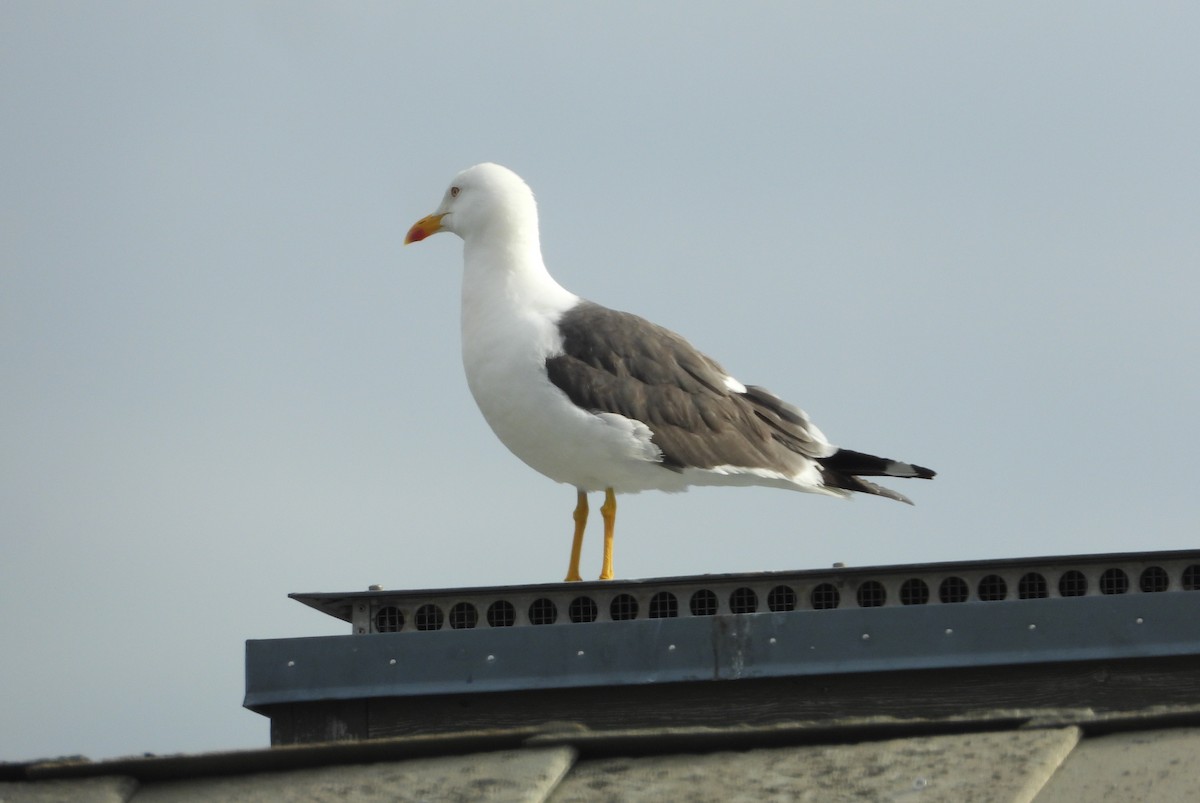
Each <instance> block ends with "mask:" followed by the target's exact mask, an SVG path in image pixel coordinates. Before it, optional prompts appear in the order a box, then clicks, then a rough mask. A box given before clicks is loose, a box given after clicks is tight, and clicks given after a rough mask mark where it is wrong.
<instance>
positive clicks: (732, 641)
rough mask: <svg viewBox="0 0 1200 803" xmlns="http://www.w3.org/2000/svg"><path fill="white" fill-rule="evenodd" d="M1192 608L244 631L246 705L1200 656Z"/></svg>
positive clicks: (1107, 602) (1089, 603)
mask: <svg viewBox="0 0 1200 803" xmlns="http://www.w3.org/2000/svg"><path fill="white" fill-rule="evenodd" d="M1144 557H1145V556H1143V558H1144ZM1193 559H1195V555H1194V553H1192V554H1191V555H1190V556H1189V557H1187V558H1186V559H1185V562H1186V561H1190V560H1193ZM1108 562H1109V563H1111V562H1112V561H1111V560H1110V561H1108ZM1158 562H1162V561H1161V560H1160V561H1158ZM911 573H912V572H911V570H910V571H908V572H902V573H901V574H911ZM959 573H962V572H961V571H960V572H959ZM876 575H877V576H878V573H876ZM696 579H698V578H691V580H692V581H693V582H694V581H695V580H696ZM699 579H703V578H699ZM1198 612H1200V594H1191V593H1122V594H1115V593H1108V594H1096V595H1092V596H1079V597H1052V598H1039V599H1036V600H1029V599H1026V600H1020V599H1008V600H1005V601H998V602H969V603H967V604H953V605H952V604H922V605H896V606H879V607H846V608H838V609H834V610H811V609H796V610H791V611H784V612H766V613H752V614H729V613H717V614H714V615H705V616H680V617H671V618H655V619H650V618H645V619H636V620H632V621H596V622H593V623H591V624H590V625H589V626H564V627H486V628H478V629H450V628H446V629H439V630H435V631H430V632H426V633H423V634H422V635H421V637H413V636H411V635H408V634H404V633H382V634H369V635H364V636H327V637H316V638H296V639H273V640H252V641H248V642H247V643H246V698H245V703H244V704H245V706H246V707H247V708H251V709H260V708H263V707H267V706H272V705H276V704H280V703H298V702H311V701H320V700H349V699H361V698H373V697H411V696H422V695H437V694H452V693H453V694H462V693H476V692H499V691H511V690H520V689H547V688H577V687H586V686H620V685H629V684H652V683H668V682H681V681H701V680H736V679H742V678H772V677H776V678H777V677H790V676H796V677H803V676H817V675H825V674H833V673H855V672H858V673H866V672H881V671H890V670H905V669H936V668H955V667H979V666H993V665H994V666H999V665H1013V664H1031V663H1043V662H1063V661H1085V660H1104V659H1120V658H1137V657H1161V656H1178V655H1198V654H1200V628H1198V627H1197V624H1196V622H1197V613H1198Z"/></svg>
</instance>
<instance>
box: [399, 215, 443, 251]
mask: <svg viewBox="0 0 1200 803" xmlns="http://www.w3.org/2000/svg"><path fill="white" fill-rule="evenodd" d="M445 216H446V213H445V212H443V213H442V214H440V215H428V216H427V217H423V218H421V219H420V220H418V221H417V222H416V223H414V224H413V226H412V228H411V229H409V230H408V234H406V235H405V236H404V244H405V245H408V244H409V243H419V242H421V240H424V239H425V238H426V237H428V236H429V235H431V234H437V233H438V232H439V231H441V230H442V218H444V217H445Z"/></svg>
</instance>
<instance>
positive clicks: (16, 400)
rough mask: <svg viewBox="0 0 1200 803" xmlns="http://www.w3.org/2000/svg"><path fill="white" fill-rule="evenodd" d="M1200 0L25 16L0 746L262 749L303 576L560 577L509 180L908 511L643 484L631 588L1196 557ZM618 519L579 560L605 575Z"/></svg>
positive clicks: (562, 523)
mask: <svg viewBox="0 0 1200 803" xmlns="http://www.w3.org/2000/svg"><path fill="white" fill-rule="evenodd" d="M1197 41H1200V7H1197V6H1196V5H1195V4H1189V3H1158V4H1153V5H1147V4H1145V3H1133V2H1131V3H1093V2H1089V3H1056V4H1045V3H1035V2H1028V3H1003V4H994V5H992V6H991V7H984V6H982V5H981V4H963V3H950V2H944V3H922V4H864V3H836V4H820V5H816V4H756V5H751V6H747V5H745V4H741V5H734V4H730V3H720V4H717V3H693V2H689V3H657V4H646V3H607V2H606V3H593V4H581V3H570V4H567V3H557V2H554V3H524V4H520V5H514V4H499V3H482V2H481V3H454V2H440V3H422V4H415V3H406V4H400V3H376V4H365V3H364V4H355V5H350V4H317V3H242V2H236V3H233V2H226V3H193V4H146V3H121V2H116V3H104V4H94V3H54V4H51V3H41V2H8V3H5V4H4V7H3V11H2V12H0V116H2V119H3V120H4V124H3V125H2V126H0V171H2V172H0V243H2V251H0V255H2V256H0V258H2V260H3V261H2V263H0V271H2V274H0V276H2V279H0V370H2V371H3V376H4V386H3V389H4V392H3V395H2V397H0V413H2V415H0V534H2V535H0V537H2V538H3V539H4V540H3V543H4V550H3V560H2V561H0V611H2V614H3V615H2V616H0V644H2V645H3V649H0V760H17V759H26V758H33V757H38V756H49V755H58V754H68V753H84V754H87V755H89V756H92V757H104V756H112V755H118V754H125V753H140V752H143V751H152V752H158V753H164V752H173V751H180V750H186V751H197V750H209V749H219V748H234V747H246V746H261V745H265V744H266V743H267V742H268V728H267V722H266V720H265V719H263V718H261V717H259V716H257V715H255V714H251V713H249V712H246V711H244V710H242V709H241V708H240V702H241V696H242V692H243V676H242V672H243V663H242V661H243V656H242V645H243V642H244V640H245V639H248V638H280V637H291V636H304V635H316V634H328V633H343V632H346V631H347V628H346V627H343V626H342V625H341V624H340V623H337V622H335V621H333V620H331V619H326V618H324V617H322V616H321V615H320V614H317V613H315V612H313V611H311V610H309V609H307V608H304V607H302V606H300V605H299V604H297V603H294V602H291V601H289V600H288V599H287V598H286V595H287V593H288V592H292V591H344V590H357V589H365V588H366V587H367V586H368V585H370V584H372V583H381V584H383V585H385V586H388V587H396V588H419V587H426V586H459V585H462V586H468V585H478V584H501V583H528V582H542V581H554V580H558V579H561V577H562V575H563V572H564V571H565V568H566V560H567V553H568V547H569V536H570V512H571V509H572V506H573V504H574V493H573V491H572V490H571V489H569V488H567V487H565V486H559V485H555V484H554V483H552V482H551V481H549V480H547V479H545V478H543V477H540V476H538V475H536V474H534V473H533V472H531V471H530V470H529V469H527V468H525V467H524V466H523V465H522V464H521V463H519V462H518V461H517V460H516V459H515V458H513V457H512V456H510V455H509V454H508V453H507V452H506V451H505V450H504V448H503V447H502V446H501V445H500V444H499V443H498V442H497V441H496V440H495V438H494V437H493V436H492V435H491V433H490V431H489V430H488V429H487V427H486V425H485V424H484V422H483V421H482V419H481V418H480V416H479V415H478V413H477V412H476V410H475V407H474V404H473V402H472V400H471V398H470V395H469V394H468V392H467V388H466V384H465V381H464V380H463V377H462V370H461V366H460V363H459V356H458V284H459V268H460V246H459V242H458V241H457V239H455V238H453V237H452V236H448V235H444V236H440V237H437V238H434V239H431V240H429V241H426V242H424V243H421V244H419V245H415V246H411V247H408V248H402V247H401V240H402V238H403V235H404V232H405V230H406V229H407V227H408V225H409V224H410V223H412V222H413V221H414V220H416V219H417V218H419V217H421V216H423V215H424V214H426V213H428V212H430V211H432V210H433V208H434V207H435V206H436V204H437V203H438V201H439V199H440V197H441V194H442V192H443V191H444V189H445V187H446V185H447V183H448V181H449V180H450V178H451V177H452V176H453V175H454V174H455V173H456V172H457V171H458V170H460V169H462V168H464V167H467V166H468V165H471V164H473V163H476V162H479V161H484V160H489V161H497V162H500V163H502V164H505V165H508V166H509V167H511V168H513V169H515V170H516V171H517V172H518V173H520V174H521V175H523V176H524V177H525V178H526V180H527V181H528V182H529V183H530V184H531V185H532V187H533V188H534V191H535V192H536V193H537V195H538V198H539V200H540V203H541V218H542V233H543V241H544V250H545V254H546V259H547V262H548V264H549V266H550V268H551V271H552V272H554V273H555V275H556V276H557V278H558V279H559V280H560V281H561V282H562V283H563V284H564V285H566V286H567V287H569V288H570V289H572V290H575V291H576V292H578V293H580V294H582V295H584V296H587V297H589V298H591V299H593V300H596V301H599V302H601V303H604V304H607V305H609V306H613V307H617V308H620V309H626V310H629V311H633V312H637V313H639V314H642V315H644V316H646V317H649V318H651V319H653V320H656V321H658V322H659V323H662V324H665V325H667V326H669V327H671V328H674V329H676V330H677V331H679V332H680V333H682V334H684V335H685V336H687V337H688V338H690V339H691V340H692V341H693V342H695V343H696V344H697V345H698V346H700V347H701V348H702V349H704V350H705V351H707V352H708V353H710V354H711V355H712V356H713V357H715V358H717V359H718V360H719V361H721V362H722V363H723V364H724V365H725V366H726V367H727V368H728V369H729V370H731V371H732V372H733V373H734V374H735V375H736V376H737V377H738V378H740V379H741V380H743V381H744V382H750V383H756V384H762V385H765V386H767V387H769V388H770V389H771V390H773V391H774V392H776V393H778V394H780V395H782V396H784V397H785V398H787V399H789V400H791V401H793V402H795V403H797V404H799V405H801V406H802V407H804V408H805V409H806V410H807V411H808V412H809V413H810V414H811V415H812V416H813V418H814V420H815V421H816V422H817V423H818V424H819V425H820V426H821V428H822V429H823V430H824V431H825V432H826V433H827V434H828V435H829V436H830V437H831V438H832V439H833V440H834V441H835V442H838V443H840V444H842V445H845V446H848V447H850V448H856V449H860V450H865V451H873V452H876V453H879V454H883V455H887V456H890V457H895V458H899V459H904V460H912V461H915V462H919V463H922V464H924V465H928V466H931V467H933V468H935V469H937V470H938V471H939V472H940V475H939V477H938V478H937V480H935V481H934V482H932V483H914V482H908V483H903V482H897V483H895V486H896V487H897V488H899V489H900V490H903V491H904V492H905V493H908V494H910V495H911V496H912V497H913V499H914V501H915V502H916V503H917V505H916V507H915V508H908V507H906V506H903V505H897V504H894V503H890V502H887V501H884V500H877V499H858V500H856V501H854V502H851V503H846V502H839V501H837V500H832V499H826V498H821V497H814V496H809V495H800V494H789V493H785V492H782V491H773V490H766V489H720V488H714V489H701V490H696V491H693V492H691V493H689V494H686V495H682V496H668V495H663V494H643V495H640V496H636V497H626V498H624V499H623V501H622V504H621V514H620V515H621V518H620V521H619V525H618V531H617V545H616V569H617V574H618V576H620V577H647V576H661V575H671V574H691V573H703V572H727V571H751V570H759V569H789V568H812V567H822V566H828V565H829V564H831V563H833V562H834V561H844V562H846V563H849V564H852V565H864V564H871V563H899V562H922V561H932V560H950V559H974V558H993V557H1004V556H1021V555H1038V554H1063V553H1082V552H1102V551H1119V550H1134V549H1171V548H1183V547H1189V546H1193V545H1195V540H1196V531H1197V522H1198V521H1200V504H1198V503H1197V494H1196V492H1195V491H1194V490H1193V488H1192V486H1193V485H1194V483H1195V480H1194V475H1195V464H1196V459H1197V455H1200V434H1198V427H1197V425H1196V410H1197V408H1198V406H1200V375H1198V370H1197V365H1200V338H1198V331H1197V329H1198V326H1197V303H1196V296H1197V291H1198V290H1200V286H1198V285H1200V278H1198V275H1200V274H1198V271H1197V263H1198V257H1200V227H1198V226H1197V221H1198V220H1200V148H1197V132H1198V131H1200V102H1198V101H1200V49H1198V48H1197V47H1196V42H1197ZM598 540H599V539H598V537H597V534H596V533H595V532H593V533H592V534H591V537H590V538H589V541H588V543H587V544H586V545H585V555H584V562H583V566H584V570H585V574H586V575H592V576H594V574H595V573H596V572H598V570H599V544H598Z"/></svg>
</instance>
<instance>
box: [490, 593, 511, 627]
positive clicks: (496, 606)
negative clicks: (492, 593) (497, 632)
mask: <svg viewBox="0 0 1200 803" xmlns="http://www.w3.org/2000/svg"><path fill="white" fill-rule="evenodd" d="M487 621H488V625H489V626H490V627H512V626H513V625H515V624H516V623H517V609H516V608H515V607H514V606H513V604H512V603H511V602H509V601H508V600H504V599H498V600H496V601H495V602H493V603H492V604H491V605H489V606H488V609H487Z"/></svg>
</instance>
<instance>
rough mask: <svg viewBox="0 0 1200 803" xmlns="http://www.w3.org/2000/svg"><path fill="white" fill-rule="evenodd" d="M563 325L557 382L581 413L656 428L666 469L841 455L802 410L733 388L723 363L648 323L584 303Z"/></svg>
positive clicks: (778, 467)
mask: <svg viewBox="0 0 1200 803" xmlns="http://www.w3.org/2000/svg"><path fill="white" fill-rule="evenodd" d="M558 325H559V329H560V331H561V332H562V337H563V353H562V354H561V355H556V356H554V357H551V358H549V359H547V360H546V372H547V374H548V375H549V377H550V381H551V382H553V383H554V384H555V386H557V387H558V388H559V389H560V390H562V391H563V392H564V393H566V394H567V396H568V398H570V400H571V401H572V402H574V403H575V404H576V405H578V406H579V407H582V408H584V409H586V410H590V411H592V412H595V413H617V414H619V415H623V416H625V417H627V418H632V419H636V420H638V421H641V422H642V423H644V424H646V426H648V427H649V428H650V431H651V432H652V433H653V438H652V440H653V441H654V443H655V445H657V446H658V448H659V449H661V450H662V453H663V458H662V463H663V466H664V467H666V468H670V469H673V470H676V471H679V470H682V469H684V468H688V467H694V468H713V467H715V466H739V467H743V468H767V469H771V470H775V471H780V472H783V473H785V474H790V473H793V472H795V471H796V470H798V469H799V468H801V467H802V465H803V463H804V460H805V458H820V457H824V456H826V455H828V454H830V453H831V452H833V451H834V449H833V448H832V447H830V446H829V444H827V443H826V442H825V440H824V438H823V437H822V436H820V434H819V433H817V432H816V431H815V428H813V427H812V425H811V424H810V423H809V421H808V418H807V416H805V415H804V413H803V412H802V411H801V410H800V409H799V408H797V407H794V406H792V405H790V404H788V403H786V402H784V401H782V400H781V399H778V398H776V397H775V396H773V395H771V394H770V393H769V392H767V391H766V390H764V389H763V388H760V387H753V386H750V387H747V388H746V392H745V393H739V392H737V391H735V390H731V389H729V387H728V386H727V385H726V381H725V380H726V377H727V376H728V375H727V374H726V372H725V370H724V369H722V368H721V366H720V365H718V364H717V363H716V362H715V361H714V360H712V359H710V358H709V357H706V356H705V355H704V354H701V353H700V352H699V351H697V350H696V349H695V348H694V347H693V346H692V345H691V344H690V343H688V342H687V341H686V340H684V339H683V338H682V337H680V336H679V335H677V334H675V333H674V332H671V331H670V330H668V329H664V328H663V327H661V326H658V325H656V324H653V323H651V322H649V321H647V320H645V319H644V318H639V317H638V316H636V315H631V314H629V313H627V312H617V311H616V310H610V309H607V308H605V307H602V306H600V305H598V304H592V303H590V302H583V303H581V304H580V305H578V306H576V307H574V308H573V309H571V310H569V311H568V312H567V313H566V314H564V315H563V317H562V319H561V320H560V321H559V324H558Z"/></svg>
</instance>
